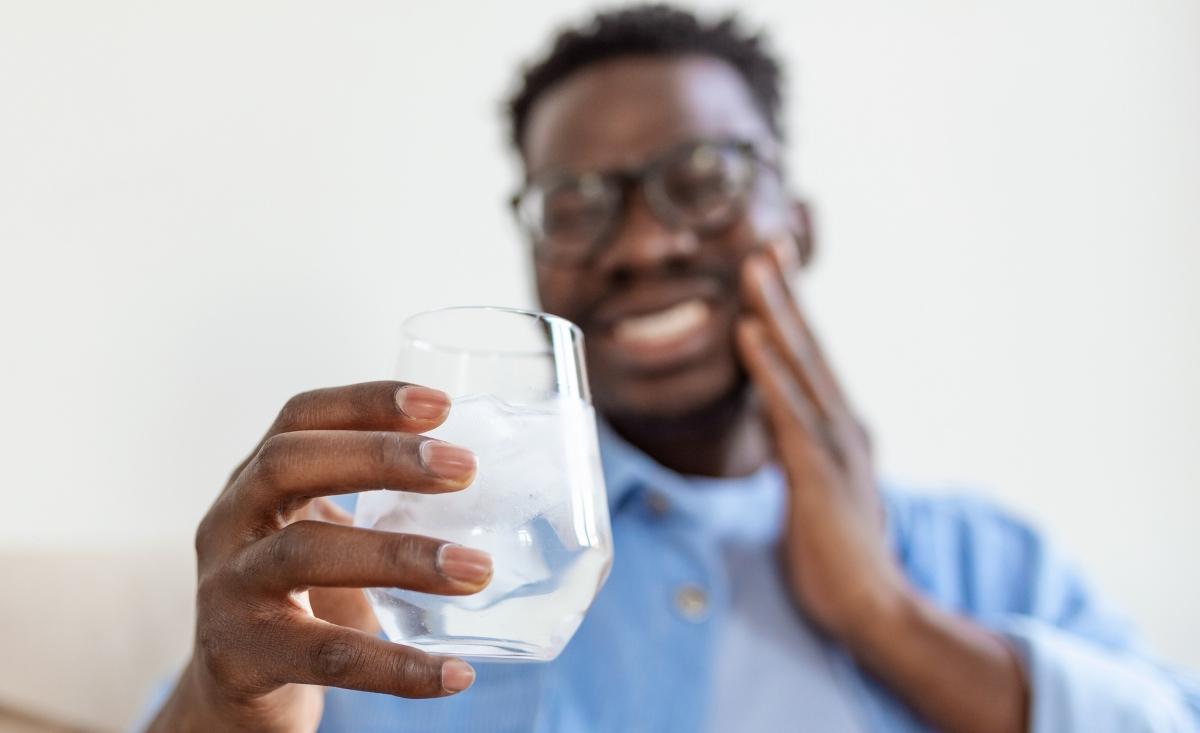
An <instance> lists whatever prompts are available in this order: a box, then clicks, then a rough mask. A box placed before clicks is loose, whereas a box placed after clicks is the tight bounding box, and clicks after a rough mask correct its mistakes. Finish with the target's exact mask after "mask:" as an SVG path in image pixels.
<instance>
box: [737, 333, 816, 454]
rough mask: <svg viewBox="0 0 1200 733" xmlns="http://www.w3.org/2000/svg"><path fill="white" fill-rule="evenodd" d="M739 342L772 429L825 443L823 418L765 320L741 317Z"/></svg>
mask: <svg viewBox="0 0 1200 733" xmlns="http://www.w3.org/2000/svg"><path fill="white" fill-rule="evenodd" d="M737 344H738V350H739V351H740V352H741V355H742V362H743V363H744V364H745V366H746V370H747V371H748V372H749V373H750V378H751V380H752V381H753V382H754V384H755V386H756V387H757V388H758V390H759V393H760V396H761V398H762V402H763V409H764V411H765V412H766V414H767V420H768V422H769V423H770V425H771V429H772V430H773V431H774V432H775V433H776V434H777V435H779V436H780V437H783V438H787V439H792V440H794V439H799V442H800V443H810V444H811V443H813V442H815V443H816V444H818V445H823V444H824V442H825V441H824V440H823V439H822V434H821V430H820V428H819V426H818V421H819V420H821V417H820V416H819V415H818V414H817V412H816V410H815V409H814V408H813V405H812V403H811V402H809V399H808V396H807V395H806V394H805V392H804V390H803V389H802V388H801V386H800V384H799V383H798V381H797V380H796V379H795V377H794V376H793V375H792V372H791V371H790V370H789V369H788V368H787V365H786V364H785V363H784V360H783V358H782V357H781V356H780V355H779V353H778V351H777V349H776V347H775V345H774V344H773V343H772V342H771V338H770V336H769V335H768V334H767V329H766V326H764V325H763V323H762V321H760V320H759V319H757V318H756V317H753V316H749V317H743V318H742V319H740V320H739V321H738V324H737Z"/></svg>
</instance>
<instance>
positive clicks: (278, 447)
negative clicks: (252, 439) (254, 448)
mask: <svg viewBox="0 0 1200 733" xmlns="http://www.w3.org/2000/svg"><path fill="white" fill-rule="evenodd" d="M291 442H292V441H291V439H290V438H289V437H288V436H287V435H286V434H279V435H272V436H271V437H269V438H267V439H266V440H264V441H263V444H262V447H261V448H259V449H258V453H257V454H255V456H254V459H253V461H252V467H251V470H252V471H253V474H254V478H255V480H256V481H257V482H259V483H262V484H265V485H268V486H271V485H274V484H275V483H276V482H277V481H278V480H279V477H280V475H281V474H282V473H283V469H284V466H286V465H287V463H288V461H289V460H290V453H291Z"/></svg>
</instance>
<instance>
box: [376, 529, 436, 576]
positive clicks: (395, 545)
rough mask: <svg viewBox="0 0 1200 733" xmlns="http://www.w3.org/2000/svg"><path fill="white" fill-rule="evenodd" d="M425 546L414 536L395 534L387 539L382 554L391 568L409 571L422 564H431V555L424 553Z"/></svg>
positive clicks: (424, 543) (420, 539)
mask: <svg viewBox="0 0 1200 733" xmlns="http://www.w3.org/2000/svg"><path fill="white" fill-rule="evenodd" d="M426 544H427V543H426V542H424V541H422V538H420V537H417V536H416V535H408V534H396V535H394V536H391V537H388V538H387V541H386V542H385V543H384V546H383V552H382V554H383V557H384V559H385V561H386V562H388V563H389V564H390V566H391V567H397V568H408V569H409V570H410V571H411V570H412V569H414V568H416V567H420V566H421V564H422V563H427V564H431V563H432V562H433V559H434V558H433V556H432V553H431V552H427V551H426Z"/></svg>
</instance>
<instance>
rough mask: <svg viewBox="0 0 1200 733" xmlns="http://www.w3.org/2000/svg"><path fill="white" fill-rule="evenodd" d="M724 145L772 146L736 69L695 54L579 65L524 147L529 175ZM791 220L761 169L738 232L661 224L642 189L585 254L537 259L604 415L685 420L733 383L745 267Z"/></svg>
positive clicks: (545, 105) (736, 224)
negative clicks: (583, 355) (581, 337)
mask: <svg viewBox="0 0 1200 733" xmlns="http://www.w3.org/2000/svg"><path fill="white" fill-rule="evenodd" d="M722 139H737V140H745V141H749V142H752V143H754V144H755V146H756V147H757V149H758V150H759V151H760V153H762V154H763V155H765V156H767V157H773V156H774V155H775V154H776V151H777V150H776V149H777V143H776V142H775V140H774V136H773V135H772V134H771V132H770V129H769V127H768V125H767V123H766V121H765V120H764V118H763V116H762V113H761V112H760V111H759V110H758V108H757V107H756V106H755V104H754V101H753V99H752V97H751V93H750V90H749V88H748V87H747V85H746V83H745V82H744V81H743V80H742V78H741V77H740V76H739V75H738V73H737V72H736V71H735V70H734V69H733V68H732V67H730V66H728V65H727V64H725V63H724V62H722V61H719V60H716V59H713V58H708V57H703V56H680V57H652V56H645V57H643V56H631V57H627V58H617V59H613V60H609V61H605V62H601V63H597V64H595V65H593V66H589V67H586V68H584V69H583V70H581V71H579V72H576V73H575V74H573V75H571V76H569V77H568V78H566V79H565V80H564V81H563V82H560V83H559V84H558V85H556V86H553V87H551V88H550V89H549V90H547V91H546V92H545V93H544V94H543V95H542V96H541V97H539V98H538V100H537V102H536V103H535V105H534V107H533V109H532V112H531V115H530V118H529V124H528V127H527V132H526V136H525V140H524V143H525V144H524V151H523V152H524V159H525V165H526V170H527V172H528V175H529V176H530V177H536V176H539V175H543V174H546V173H552V172H553V173H572V174H579V173H584V172H592V171H599V172H606V171H613V170H625V169H631V168H636V167H638V166H639V165H641V164H643V163H644V162H646V161H648V160H651V159H654V158H655V157H656V156H658V155H660V154H661V153H663V152H665V151H668V150H671V149H673V148H675V147H676V146H679V145H681V144H686V143H689V142H695V141H699V140H722ZM797 212H798V210H797V209H796V208H795V207H794V206H793V205H792V204H791V202H789V201H788V199H787V197H786V195H785V193H784V190H783V188H782V184H781V182H780V181H779V180H778V177H777V176H776V174H775V173H773V172H771V171H770V170H767V169H766V168H765V167H762V166H759V168H758V170H757V176H756V182H755V185H754V187H753V189H752V190H751V191H750V192H749V193H748V195H747V196H746V200H745V204H744V205H743V206H742V207H740V208H739V209H737V210H736V211H735V213H734V214H733V217H732V223H730V224H729V225H728V226H725V227H722V228H720V229H718V230H715V231H706V232H703V233H700V232H696V231H692V230H689V229H687V228H684V227H676V226H672V225H670V224H669V223H667V222H664V221H662V220H660V218H659V217H658V216H656V215H655V213H654V210H653V209H652V208H651V206H650V204H649V203H648V201H647V199H646V196H645V190H644V188H643V187H641V186H639V187H636V188H635V189H634V190H632V191H631V192H630V193H629V195H628V196H627V197H626V200H625V207H624V209H623V210H622V212H621V214H620V219H619V221H617V222H616V224H615V225H614V226H613V227H612V229H611V230H610V234H609V235H608V236H607V237H606V238H605V239H604V240H603V241H602V242H601V243H600V244H599V245H598V248H597V250H596V251H595V254H594V255H593V256H592V257H591V258H590V259H588V260H586V261H585V262H583V263H579V264H570V265H565V264H561V263H554V262H550V261H546V260H543V259H537V260H535V266H536V277H537V287H538V293H539V296H540V298H541V302H542V307H543V308H544V309H545V310H546V311H548V312H550V313H554V314H557V315H560V316H563V317H564V318H568V319H570V320H572V321H574V322H575V323H577V324H578V325H579V326H580V327H581V328H582V329H583V331H584V334H585V340H586V344H587V358H588V369H589V372H590V377H591V384H592V388H593V397H594V400H595V402H596V406H597V408H598V409H599V410H600V411H601V413H603V414H605V415H608V416H610V417H624V418H629V417H633V418H637V417H680V416H685V415H688V414H691V413H694V412H696V411H698V410H701V409H703V408H705V407H707V406H709V405H711V404H713V403H715V402H716V401H718V400H720V399H721V398H722V397H725V396H726V395H729V394H730V393H731V392H733V391H734V390H736V389H738V388H739V387H740V386H741V384H742V383H743V381H744V378H743V373H742V369H741V366H740V364H739V362H738V359H737V356H736V351H735V348H734V340H733V327H734V322H735V318H736V316H737V314H738V311H739V308H740V298H739V296H738V287H737V283H738V270H739V266H740V264H741V262H742V260H743V258H744V257H745V256H746V255H747V254H748V253H749V252H751V251H753V250H755V249H757V248H760V247H763V246H766V245H767V244H768V243H777V242H779V241H780V240H782V239H785V238H788V237H790V236H791V235H792V234H794V233H796V231H797V229H798V226H797V225H798V222H797ZM801 236H803V234H802V233H801ZM792 241H795V240H794V239H793V240H792ZM793 255H794V253H793Z"/></svg>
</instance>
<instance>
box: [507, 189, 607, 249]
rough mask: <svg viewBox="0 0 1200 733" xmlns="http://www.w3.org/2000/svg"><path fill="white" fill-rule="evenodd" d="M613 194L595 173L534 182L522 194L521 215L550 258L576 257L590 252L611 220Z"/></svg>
mask: <svg viewBox="0 0 1200 733" xmlns="http://www.w3.org/2000/svg"><path fill="white" fill-rule="evenodd" d="M614 204H615V196H614V194H613V192H612V191H610V190H609V186H608V185H607V184H606V183H605V181H604V180H603V179H602V178H600V177H599V176H596V175H586V176H580V177H577V178H569V179H560V180H558V181H555V182H553V183H550V184H547V185H543V184H536V183H535V184H533V185H532V186H530V187H529V189H528V190H527V191H526V192H525V194H524V195H523V196H522V198H521V207H520V212H521V219H522V221H523V222H524V224H525V226H526V228H527V229H528V230H529V232H530V234H531V235H532V236H533V238H534V240H535V241H536V242H538V244H539V246H540V247H541V248H542V250H543V252H544V253H545V254H546V255H548V256H549V257H551V258H556V259H564V260H578V259H582V258H584V257H586V256H587V255H588V253H590V251H591V249H592V247H593V246H594V245H595V243H596V242H597V241H598V240H599V239H600V238H601V237H602V236H603V234H604V231H605V229H606V228H607V227H608V225H609V223H610V222H611V220H612V214H613V206H614Z"/></svg>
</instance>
